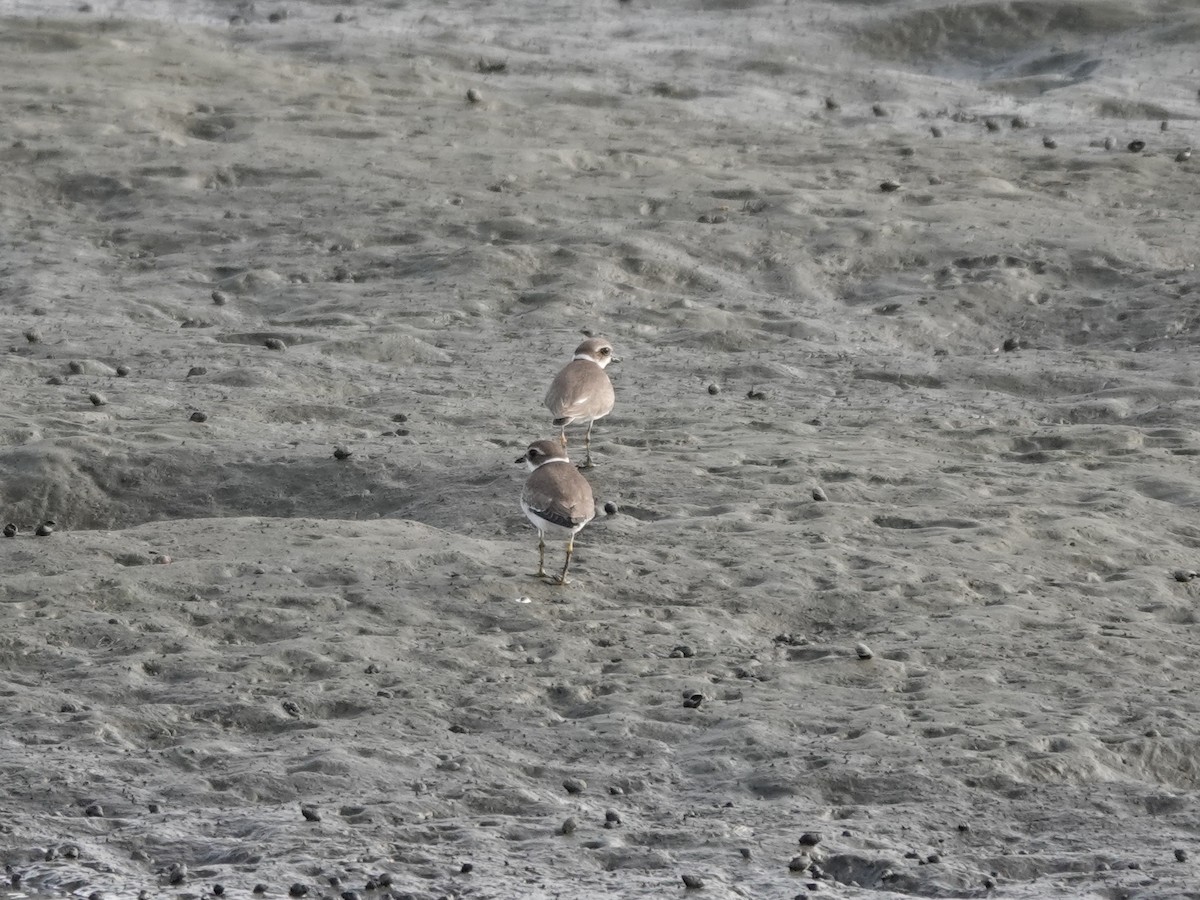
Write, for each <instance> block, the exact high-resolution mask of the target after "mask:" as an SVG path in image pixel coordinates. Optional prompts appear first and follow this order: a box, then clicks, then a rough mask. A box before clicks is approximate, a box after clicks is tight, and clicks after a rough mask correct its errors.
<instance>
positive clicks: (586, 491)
mask: <svg viewBox="0 0 1200 900" xmlns="http://www.w3.org/2000/svg"><path fill="white" fill-rule="evenodd" d="M517 462H519V463H520V462H523V463H525V464H526V465H527V466H528V467H529V469H530V474H529V478H528V479H526V481H525V488H524V490H522V491H521V509H522V511H524V513H525V516H526V518H528V519H529V521H530V522H532V523H533V527H534V528H536V529H537V530H538V570H537V573H536V574H537V577H539V578H550V576H549V575H547V574H546V536H547V535H549V536H550V537H551V538H558V539H559V540H561V541H564V542H565V543H566V545H567V558H566V561H565V562H564V563H563V567H562V572H561V573H559V575H558V576H557V577H556V578H553V579H552V580H553V581H554V583H555V584H566V583H567V569H568V568H569V567H570V565H571V553H572V552H573V551H574V549H575V535H576V534H578V533H579V531H580V529H582V528H583V526H584V525H586V524H587V523H588V522H590V521H591V520H592V519H593V518H594V517H595V515H596V502H595V500H594V499H593V498H592V486H591V485H590V484H588V482H587V479H586V478H584V477H583V476H582V475H580V474H579V470H578V469H576V468H575V467H574V466H573V465H571V462H570V460H569V459H567V451H566V450H565V449H564V448H563V446H562V444H561V443H560V442H559V441H555V440H543V441H534V442H533V443H532V444H530V445H529V449H528V450H526V451H525V455H524V456H521V457H518V459H517Z"/></svg>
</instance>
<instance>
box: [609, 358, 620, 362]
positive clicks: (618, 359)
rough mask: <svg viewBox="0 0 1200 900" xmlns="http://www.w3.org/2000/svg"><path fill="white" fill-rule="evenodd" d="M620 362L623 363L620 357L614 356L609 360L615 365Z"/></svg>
mask: <svg viewBox="0 0 1200 900" xmlns="http://www.w3.org/2000/svg"><path fill="white" fill-rule="evenodd" d="M620 361H621V357H619V356H614V357H613V358H612V359H610V360H609V362H610V363H615V362H620Z"/></svg>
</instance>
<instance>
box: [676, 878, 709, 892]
mask: <svg viewBox="0 0 1200 900" xmlns="http://www.w3.org/2000/svg"><path fill="white" fill-rule="evenodd" d="M680 877H681V878H682V879H683V886H684V887H685V888H688V889H690V890H693V891H698V890H700V889H701V888H703V887H704V879H703V878H701V877H700V876H699V875H681V876H680Z"/></svg>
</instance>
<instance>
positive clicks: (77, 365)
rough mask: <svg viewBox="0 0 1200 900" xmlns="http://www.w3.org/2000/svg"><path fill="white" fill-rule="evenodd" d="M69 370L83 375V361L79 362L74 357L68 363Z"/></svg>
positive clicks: (74, 373)
mask: <svg viewBox="0 0 1200 900" xmlns="http://www.w3.org/2000/svg"><path fill="white" fill-rule="evenodd" d="M67 371H68V372H70V373H71V374H72V375H82V374H83V363H81V362H79V361H78V360H74V359H73V360H71V361H70V362H69V363H67Z"/></svg>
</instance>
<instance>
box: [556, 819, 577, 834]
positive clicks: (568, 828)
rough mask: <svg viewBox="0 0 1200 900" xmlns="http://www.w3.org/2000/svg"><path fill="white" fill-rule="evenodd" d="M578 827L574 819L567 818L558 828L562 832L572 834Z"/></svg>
mask: <svg viewBox="0 0 1200 900" xmlns="http://www.w3.org/2000/svg"><path fill="white" fill-rule="evenodd" d="M578 827H579V825H578V823H577V822H576V821H575V820H574V819H567V820H566V821H564V822H563V823H562V826H561V827H560V828H559V829H558V830H559V832H561V833H562V834H574V833H575V829H576V828H578Z"/></svg>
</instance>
